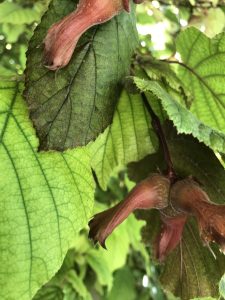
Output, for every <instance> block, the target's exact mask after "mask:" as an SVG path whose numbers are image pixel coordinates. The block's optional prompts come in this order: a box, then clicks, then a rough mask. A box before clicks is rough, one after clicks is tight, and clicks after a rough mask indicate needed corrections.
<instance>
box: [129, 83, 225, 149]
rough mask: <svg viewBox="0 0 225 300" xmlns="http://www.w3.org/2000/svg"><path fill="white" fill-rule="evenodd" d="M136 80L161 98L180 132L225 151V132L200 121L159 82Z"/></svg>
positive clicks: (141, 88)
mask: <svg viewBox="0 0 225 300" xmlns="http://www.w3.org/2000/svg"><path fill="white" fill-rule="evenodd" d="M134 82H135V84H136V85H137V87H138V88H139V89H140V90H141V91H145V92H152V93H153V94H154V95H156V96H157V97H158V98H159V99H160V100H161V103H162V106H163V108H164V109H165V111H166V112H167V114H168V116H169V119H170V120H172V121H173V123H174V125H175V126H176V128H177V131H178V133H185V134H192V135H193V136H194V137H196V138H197V139H198V140H199V141H200V142H203V143H205V144H206V145H207V146H209V147H211V148H212V149H214V150H217V151H220V152H225V134H224V133H222V132H219V131H217V130H214V129H212V128H210V127H209V126H206V125H204V123H202V122H200V121H199V120H198V119H197V118H196V116H195V115H194V114H193V113H192V112H190V111H188V110H187V109H185V108H184V107H183V106H182V105H181V104H179V103H178V102H177V101H175V100H174V99H173V97H172V96H171V95H170V94H169V93H168V92H167V91H166V90H165V89H164V88H162V86H161V85H160V84H159V83H158V82H155V81H150V80H144V79H140V78H137V77H135V78H134Z"/></svg>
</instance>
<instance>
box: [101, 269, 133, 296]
mask: <svg viewBox="0 0 225 300" xmlns="http://www.w3.org/2000/svg"><path fill="white" fill-rule="evenodd" d="M136 297H137V295H136V290H135V278H134V276H133V272H132V270H131V269H130V268H128V267H125V268H123V269H121V270H118V271H117V272H116V273H115V277H114V282H113V288H112V290H111V292H110V294H109V296H108V297H107V298H106V299H107V300H115V299H116V300H134V299H137V298H136Z"/></svg>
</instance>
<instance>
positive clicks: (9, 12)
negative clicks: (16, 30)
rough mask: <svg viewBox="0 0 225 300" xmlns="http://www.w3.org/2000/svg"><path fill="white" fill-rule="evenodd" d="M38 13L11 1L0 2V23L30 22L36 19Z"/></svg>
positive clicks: (37, 18) (18, 23)
mask: <svg viewBox="0 0 225 300" xmlns="http://www.w3.org/2000/svg"><path fill="white" fill-rule="evenodd" d="M39 18H40V15H39V13H38V12H37V11H35V10H34V9H30V8H23V7H21V6H19V5H18V4H16V3H13V2H6V1H5V2H3V3H1V4H0V23H8V24H14V25H15V24H17V25H21V24H31V23H33V22H35V21H38V20H39Z"/></svg>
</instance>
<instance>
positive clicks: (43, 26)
mask: <svg viewBox="0 0 225 300" xmlns="http://www.w3.org/2000/svg"><path fill="white" fill-rule="evenodd" d="M77 3H78V1H77V0H75V1H73V0H65V1H64V2H63V4H62V1H60V0H53V1H52V3H51V5H50V8H49V10H48V11H47V13H46V14H45V15H44V17H43V18H42V21H41V23H40V24H39V26H38V27H37V29H36V31H35V33H34V36H33V38H32V39H31V42H30V45H29V50H28V53H27V57H28V61H27V69H26V92H25V94H26V99H27V102H28V104H29V109H30V116H31V119H32V121H33V122H34V125H35V127H36V130H37V134H38V137H39V139H40V148H41V149H43V150H47V149H57V150H63V149H67V148H72V147H76V146H81V145H86V144H87V143H88V142H89V141H90V140H93V139H95V138H96V137H97V136H98V134H99V133H100V132H102V131H103V130H104V129H105V128H106V127H107V126H108V125H109V124H110V123H111V121H112V116H113V112H114V108H115V105H116V102H117V99H118V96H119V92H120V81H121V79H123V77H124V76H125V75H126V74H127V72H128V69H129V66H130V59H131V55H132V53H133V51H134V49H135V47H136V45H137V32H136V28H135V16H134V9H132V12H131V13H130V14H128V13H127V12H123V13H121V14H120V15H119V16H117V17H115V18H113V19H112V20H111V21H109V22H107V23H105V24H104V25H102V26H95V27H93V28H91V29H90V30H89V31H88V32H87V33H86V34H84V35H83V36H82V38H81V39H80V41H79V43H78V45H77V48H76V50H75V52H74V55H73V58H72V60H71V62H70V64H69V65H68V66H67V67H65V68H63V69H60V70H58V71H57V72H56V73H54V72H52V71H49V70H47V69H46V68H45V67H44V66H43V63H42V55H43V47H42V46H41V45H42V41H43V39H44V37H45V35H46V32H47V29H48V28H49V27H50V26H51V24H53V23H54V22H56V21H57V20H59V19H61V18H62V17H63V16H64V15H66V14H68V13H69V12H71V11H72V10H73V9H74V8H75V5H76V4H77ZM132 7H133V6H132Z"/></svg>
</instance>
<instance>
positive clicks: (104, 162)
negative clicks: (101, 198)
mask: <svg viewBox="0 0 225 300" xmlns="http://www.w3.org/2000/svg"><path fill="white" fill-rule="evenodd" d="M156 147H157V138H156V137H155V133H154V132H153V130H152V128H151V119H150V117H149V115H148V113H147V112H146V110H145V108H144V105H143V102H142V99H141V97H140V96H139V95H131V94H129V93H128V92H127V91H126V90H124V91H123V92H122V94H121V97H120V100H119V103H118V106H117V108H116V111H115V114H114V118H113V123H112V125H111V126H109V128H107V129H106V130H105V132H104V133H103V134H101V135H100V136H99V137H98V138H97V140H96V141H95V142H94V143H92V144H90V147H89V151H90V155H91V158H92V162H91V163H92V167H93V169H94V170H95V172H96V174H97V177H98V180H99V183H100V185H101V186H102V187H103V188H106V185H107V182H108V180H109V177H110V175H111V173H112V171H113V170H114V168H115V167H118V166H125V165H126V164H127V163H129V162H131V161H137V160H140V159H142V158H143V157H144V156H145V155H147V154H150V153H153V152H155V149H156Z"/></svg>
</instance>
